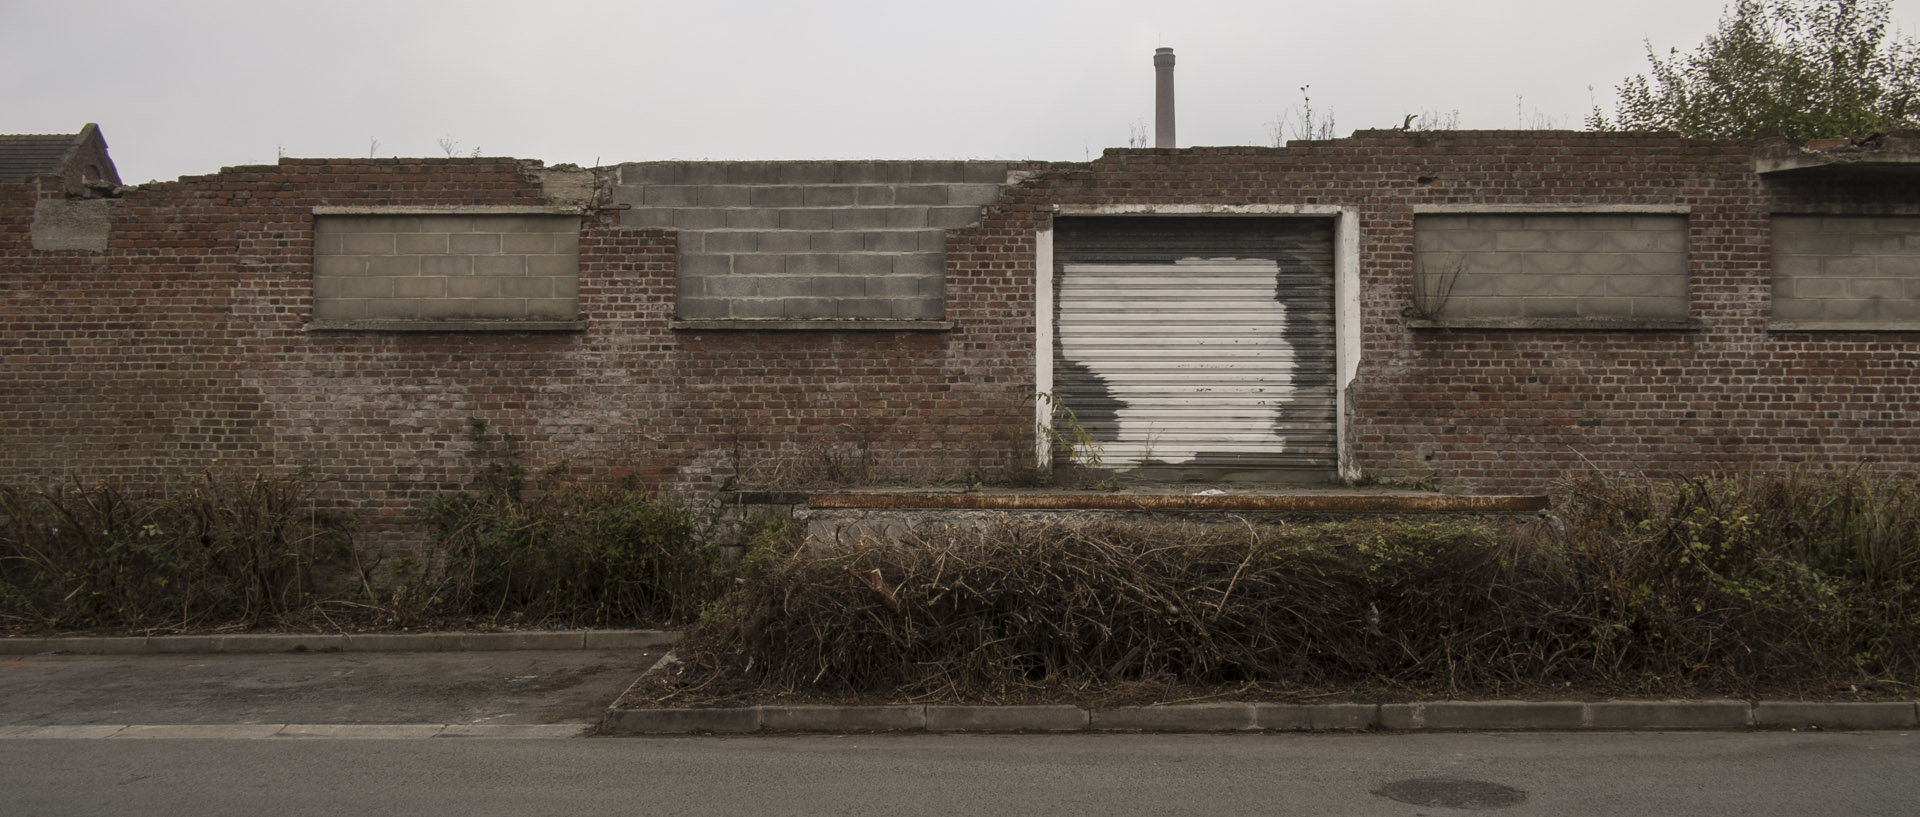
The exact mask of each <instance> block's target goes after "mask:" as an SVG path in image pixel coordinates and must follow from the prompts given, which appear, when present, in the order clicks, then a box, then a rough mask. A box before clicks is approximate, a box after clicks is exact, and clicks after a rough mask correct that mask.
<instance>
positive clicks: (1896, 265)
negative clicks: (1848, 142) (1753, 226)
mask: <svg viewBox="0 0 1920 817" xmlns="http://www.w3.org/2000/svg"><path fill="white" fill-rule="evenodd" d="M1772 318H1773V320H1774V321H1775V322H1776V324H1781V323H1784V324H1787V325H1789V326H1790V325H1793V324H1801V325H1807V326H1819V325H1823V324H1824V325H1829V326H1832V327H1834V328H1839V327H1841V326H1858V327H1861V328H1863V329H1867V328H1875V327H1886V328H1912V329H1920V216H1804V215H1775V216H1774V217H1773V315H1772Z"/></svg>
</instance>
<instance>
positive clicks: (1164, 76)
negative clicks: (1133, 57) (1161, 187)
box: [1153, 48, 1175, 148]
mask: <svg viewBox="0 0 1920 817" xmlns="http://www.w3.org/2000/svg"><path fill="white" fill-rule="evenodd" d="M1153 146H1154V147H1157V148H1170V147H1174V146H1175V145H1174V143H1173V49H1171V48H1156V49H1154V51H1153Z"/></svg>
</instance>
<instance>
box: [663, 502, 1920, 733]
mask: <svg viewBox="0 0 1920 817" xmlns="http://www.w3.org/2000/svg"><path fill="white" fill-rule="evenodd" d="M1916 583H1920V492H1917V491H1916V487H1915V484H1914V483H1913V482H1912V481H1897V482H1875V481H1872V480H1869V479H1866V478H1864V477H1861V476H1859V475H1852V474H1842V475H1835V476H1831V477H1823V478H1812V477H1803V476H1797V475H1786V476H1769V477H1713V478H1705V479H1699V480H1691V481H1685V482H1677V483H1656V482H1619V481H1609V480H1605V479H1597V478H1596V479H1594V480H1591V481H1588V482H1584V483H1581V484H1579V485H1576V486H1572V489H1571V496H1570V498H1569V499H1568V500H1567V501H1566V502H1565V504H1564V507H1563V508H1562V510H1561V511H1559V512H1558V513H1557V515H1555V516H1550V517H1542V518H1540V519H1537V520H1533V521H1530V522H1526V523H1524V524H1521V523H1512V522H1498V521H1493V520H1473V521H1459V520H1451V521H1431V520H1429V521H1407V520H1384V521H1379V520H1376V521H1354V522H1341V523H1324V524H1312V525H1294V526H1278V527H1274V526H1257V525H1253V524H1246V523H1240V524H1235V525H1227V526H1215V527H1207V528H1196V527H1173V526H1147V525H1137V524H1136V525H1120V524H1109V523H1089V522H1071V523H1070V522H1019V521H1007V522H1004V523H1002V524H999V525H996V526H994V527H992V528H991V529H986V530H982V529H977V528H968V527H929V528H922V529H921V530H920V531H919V532H918V533H917V534H915V535H914V536H913V537H912V538H910V539H909V540H908V541H904V542H901V543H898V544H892V543H886V542H864V543H862V544H861V545H860V546H859V547H855V548H853V549H851V550H845V551H840V552H832V553H824V552H813V551H809V550H806V549H801V548H794V549H791V550H789V551H788V552H787V553H786V554H785V555H784V556H781V557H778V558H771V559H769V561H768V563H767V564H766V565H765V566H764V569H763V570H761V571H760V572H759V573H758V574H756V575H755V576H753V577H752V578H751V579H750V581H749V583H748V584H747V585H746V586H745V587H744V588H743V589H742V590H741V592H740V593H739V594H738V595H737V596H736V597H734V598H733V599H732V601H731V603H730V605H729V606H728V607H727V608H726V614H725V615H719V616H715V617H712V618H711V619H710V620H709V621H707V622H706V623H704V624H703V625H702V626H701V627H699V628H697V629H696V630H695V631H694V632H693V633H691V634H690V635H689V637H688V639H687V640H686V641H685V642H683V644H682V645H681V647H680V649H679V653H680V655H681V657H682V658H683V660H684V663H683V664H682V665H681V666H680V667H678V668H677V669H676V671H675V672H674V673H671V674H669V675H667V676H664V677H663V678H662V679H660V680H659V681H658V682H657V683H655V684H654V685H653V686H651V687H649V688H646V689H643V690H641V692H640V694H641V695H642V696H644V697H645V698H646V699H650V700H654V701H657V702H661V703H663V704H666V705H687V704H698V703H702V702H708V701H732V700H746V699H763V700H764V699H789V700H791V699H810V698H812V699H818V698H847V699H860V698H867V699H873V698H885V699H904V700H912V701H962V700H964V701H1020V700H1060V699H1069V700H1075V699H1077V700H1088V699H1096V700H1097V699H1100V698H1102V697H1103V696H1113V695H1122V696H1124V695H1125V694H1127V692H1126V691H1127V690H1130V689H1131V690H1139V689H1152V690H1155V692H1153V693H1152V695H1153V698H1154V699H1155V700H1166V699H1167V696H1169V695H1174V696H1195V697H1205V696H1217V695H1222V694H1232V693H1235V692H1242V693H1244V692H1247V691H1249V690H1254V691H1257V692H1258V694H1263V695H1269V696H1280V697H1285V696H1286V695H1288V694H1289V691H1290V690H1291V691H1293V692H1295V693H1299V692H1301V691H1306V692H1308V693H1315V694H1319V693H1323V692H1324V691H1326V690H1347V691H1351V690H1369V691H1374V692H1381V691H1384V692H1385V693H1386V694H1393V693H1396V692H1398V693H1401V694H1408V695H1416V694H1443V695H1472V696H1494V695H1527V694H1535V693H1550V694H1556V695H1559V694H1565V693H1566V690H1567V689H1569V688H1572V689H1575V690H1578V691H1579V692H1581V693H1585V694H1678V695H1691V694H1702V693H1711V694H1720V695H1727V694H1732V695H1741V694H1757V693H1759V692H1760V691H1763V690H1764V691H1767V692H1772V693H1779V692H1791V693H1801V694H1813V695H1835V694H1839V695H1850V694H1860V695H1874V694H1898V695H1911V694H1912V693H1913V685H1914V684H1915V682H1916V681H1920V599H1916V596H1915V592H1914V590H1915V585H1916Z"/></svg>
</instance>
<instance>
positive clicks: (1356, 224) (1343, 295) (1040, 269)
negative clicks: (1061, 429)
mask: <svg viewBox="0 0 1920 817" xmlns="http://www.w3.org/2000/svg"><path fill="white" fill-rule="evenodd" d="M1052 215H1053V217H1055V218H1058V217H1060V216H1143V217H1152V216H1223V217H1231V216H1299V217H1303V218H1332V219H1333V220H1334V236H1333V315H1334V318H1333V321H1334V326H1333V331H1334V371H1335V376H1336V378H1337V380H1336V383H1337V387H1336V389H1335V391H1334V416H1335V421H1334V426H1335V438H1336V448H1337V450H1338V456H1339V467H1338V470H1337V473H1338V474H1339V477H1340V478H1341V479H1343V480H1353V479H1358V478H1359V476H1360V472H1359V467H1358V466H1357V465H1355V464H1354V461H1353V458H1352V457H1351V456H1350V455H1349V451H1348V447H1349V445H1350V444H1351V443H1350V441H1349V439H1348V426H1349V425H1350V422H1349V419H1348V406H1347V391H1348V386H1349V385H1351V384H1352V383H1353V378H1354V376H1355V375H1356V374H1357V373H1358V372H1359V370H1360V211H1359V210H1358V209H1355V208H1352V207H1340V206H1337V205H1330V204H1237V205H1210V204H1056V205H1054V206H1053V213H1052ZM1053 232H1054V231H1053V224H1052V222H1051V221H1049V222H1048V224H1047V226H1045V227H1043V228H1041V229H1040V230H1038V231H1037V232H1036V233H1035V234H1034V241H1033V247H1034V260H1033V269H1034V279H1035V280H1034V287H1033V291H1034V333H1033V336H1034V353H1033V359H1034V373H1033V386H1034V394H1035V398H1034V401H1033V402H1034V409H1033V411H1034V429H1035V431H1036V434H1035V435H1034V442H1033V447H1034V462H1035V464H1036V465H1037V466H1039V467H1040V468H1041V469H1047V468H1051V467H1052V466H1053V434H1052V431H1053V404H1052V402H1051V400H1050V399H1049V398H1048V397H1046V395H1051V394H1052V393H1053V336H1054V326H1053V307H1054V292H1053Z"/></svg>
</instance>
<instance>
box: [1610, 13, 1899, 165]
mask: <svg viewBox="0 0 1920 817" xmlns="http://www.w3.org/2000/svg"><path fill="white" fill-rule="evenodd" d="M1892 9H1893V4H1892V2H1891V1H1890V0H1739V2H1737V3H1736V4H1735V5H1734V6H1733V8H1732V10H1731V15H1730V16H1723V17H1722V18H1721V20H1720V28H1719V31H1717V32H1716V33H1714V34H1713V35H1711V36H1709V37H1707V39H1706V41H1705V42H1703V43H1702V44H1701V45H1700V47H1699V48H1698V49H1696V50H1695V51H1694V52H1693V53H1691V54H1685V55H1683V54H1681V53H1680V52H1679V50H1678V49H1674V50H1672V51H1671V52H1669V53H1668V55H1667V56H1666V57H1664V58H1662V57H1661V56H1660V55H1659V54H1657V53H1655V52H1654V50H1653V46H1652V44H1651V43H1649V44H1648V45H1647V62H1648V63H1650V64H1651V69H1652V71H1651V74H1650V75H1649V74H1641V75H1639V76H1635V77H1630V78H1628V79H1627V80H1626V81H1625V82H1623V83H1621V84H1620V86H1619V88H1618V92H1619V101H1618V103H1617V105H1616V111H1615V113H1614V116H1613V117H1612V118H1609V117H1607V116H1606V115H1605V114H1604V113H1603V112H1602V111H1601V110H1600V109H1599V108H1598V107H1597V106H1596V107H1595V108H1594V111H1593V114H1592V115H1591V116H1590V117H1588V120H1587V124H1588V126H1589V127H1590V128H1592V129H1593V130H1671V131H1678V132H1679V133H1682V134H1684V135H1687V136H1694V137H1701V138H1751V137H1758V136H1773V135H1781V136H1786V137H1787V138H1789V139H1793V140H1796V141H1802V142H1804V141H1806V140H1809V139H1814V138H1819V137H1852V138H1860V137H1866V136H1868V135H1870V134H1873V133H1877V132H1883V131H1888V130H1896V129H1903V128H1920V40H1915V39H1913V38H1911V37H1908V38H1900V37H1892V38H1890V37H1889V32H1888V25H1889V18H1890V16H1891V14H1892Z"/></svg>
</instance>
